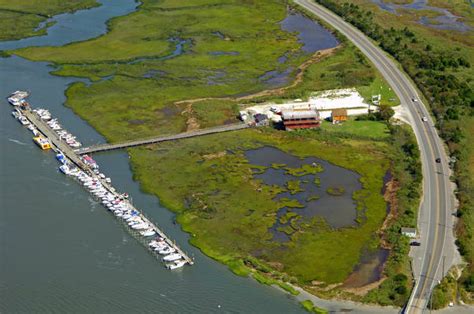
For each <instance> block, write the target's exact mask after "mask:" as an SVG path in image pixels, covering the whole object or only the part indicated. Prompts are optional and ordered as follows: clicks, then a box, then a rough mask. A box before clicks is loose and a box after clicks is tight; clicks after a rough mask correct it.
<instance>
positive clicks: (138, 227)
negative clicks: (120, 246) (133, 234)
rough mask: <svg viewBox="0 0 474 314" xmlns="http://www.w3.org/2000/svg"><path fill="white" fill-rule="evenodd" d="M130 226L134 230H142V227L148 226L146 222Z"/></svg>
mask: <svg viewBox="0 0 474 314" xmlns="http://www.w3.org/2000/svg"><path fill="white" fill-rule="evenodd" d="M131 228H132V229H134V230H143V229H148V228H150V226H149V225H148V224H146V223H142V224H137V225H133V226H132V227H131Z"/></svg>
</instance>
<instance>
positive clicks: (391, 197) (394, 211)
mask: <svg viewBox="0 0 474 314" xmlns="http://www.w3.org/2000/svg"><path fill="white" fill-rule="evenodd" d="M399 188H400V183H398V181H397V180H395V179H394V178H393V177H390V179H389V180H388V181H387V182H386V183H385V186H384V189H383V190H384V193H383V197H384V199H385V201H386V202H387V203H388V206H389V210H388V214H387V217H385V220H384V222H383V224H382V227H381V228H380V230H379V235H380V239H381V246H382V247H383V248H385V249H390V245H389V244H388V241H387V235H386V232H385V230H387V229H388V227H390V225H391V224H392V223H393V222H394V221H395V220H396V219H397V215H398V200H397V191H398V189H399Z"/></svg>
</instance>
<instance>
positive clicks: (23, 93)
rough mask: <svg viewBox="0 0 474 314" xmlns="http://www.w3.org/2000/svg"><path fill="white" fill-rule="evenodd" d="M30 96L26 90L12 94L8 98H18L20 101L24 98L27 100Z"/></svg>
mask: <svg viewBox="0 0 474 314" xmlns="http://www.w3.org/2000/svg"><path fill="white" fill-rule="evenodd" d="M28 96H30V93H29V92H27V91H24V90H16V91H14V92H13V93H11V94H10V96H8V97H16V98H19V99H23V98H26V97H28Z"/></svg>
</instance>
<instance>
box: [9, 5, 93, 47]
mask: <svg viewBox="0 0 474 314" xmlns="http://www.w3.org/2000/svg"><path fill="white" fill-rule="evenodd" d="M97 5H98V3H97V2H96V0H28V1H10V0H0V29H1V30H2V32H1V33H0V41H4V40H14V39H20V38H25V37H30V36H39V35H44V34H45V33H46V28H42V29H40V30H35V29H36V28H37V27H38V25H39V24H40V23H41V22H44V21H46V20H47V19H48V18H49V17H51V16H53V15H57V14H60V13H64V12H73V11H76V10H81V9H87V8H91V7H94V6H97Z"/></svg>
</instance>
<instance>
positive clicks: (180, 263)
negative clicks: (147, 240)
mask: <svg viewBox="0 0 474 314" xmlns="http://www.w3.org/2000/svg"><path fill="white" fill-rule="evenodd" d="M185 264H186V261H185V260H182V259H180V260H176V261H174V262H172V263H166V268H168V269H170V270H173V269H177V268H181V267H183V266H184V265H185Z"/></svg>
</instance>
